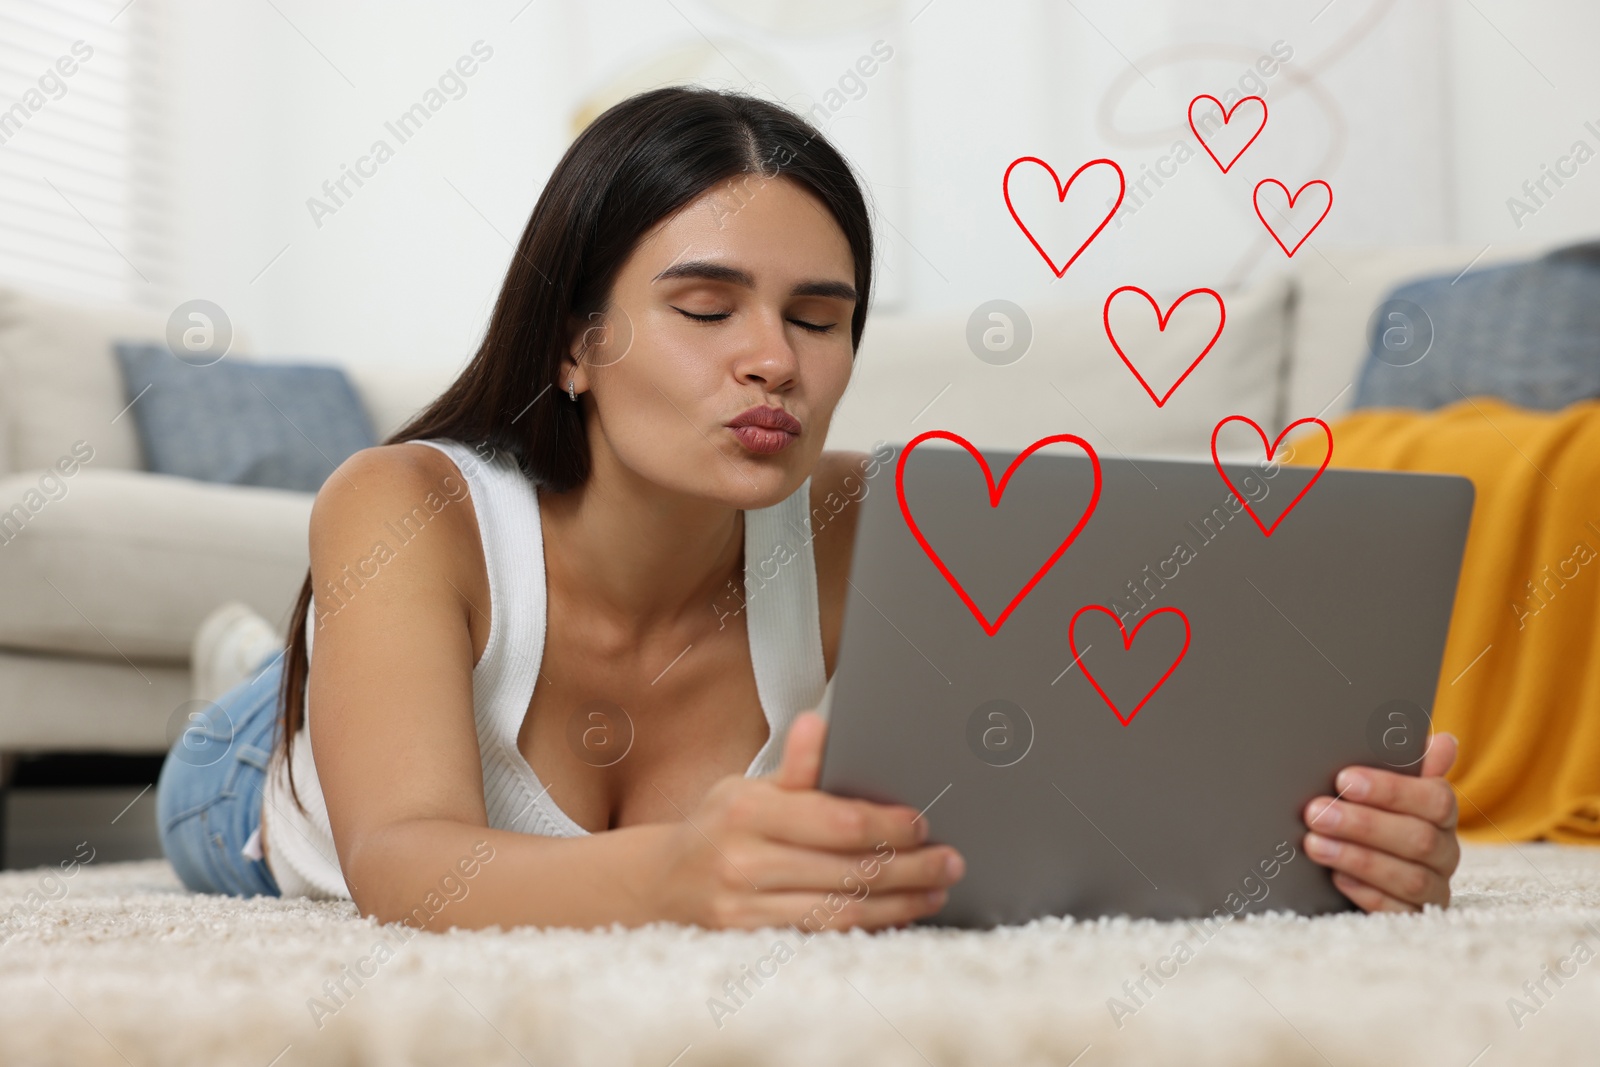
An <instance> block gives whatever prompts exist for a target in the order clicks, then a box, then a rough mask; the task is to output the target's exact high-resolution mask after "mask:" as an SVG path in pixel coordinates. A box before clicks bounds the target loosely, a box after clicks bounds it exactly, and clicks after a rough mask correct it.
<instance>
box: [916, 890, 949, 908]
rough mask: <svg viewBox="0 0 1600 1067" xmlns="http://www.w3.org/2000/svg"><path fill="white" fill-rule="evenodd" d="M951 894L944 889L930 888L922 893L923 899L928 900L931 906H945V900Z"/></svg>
mask: <svg viewBox="0 0 1600 1067" xmlns="http://www.w3.org/2000/svg"><path fill="white" fill-rule="evenodd" d="M949 895H950V894H949V893H946V892H945V891H944V890H943V889H930V890H928V891H927V892H926V893H923V894H922V896H923V899H925V900H926V901H927V902H928V906H929V907H930V908H942V907H944V902H945V900H946V898H948V897H949Z"/></svg>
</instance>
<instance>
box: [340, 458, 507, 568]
mask: <svg viewBox="0 0 1600 1067" xmlns="http://www.w3.org/2000/svg"><path fill="white" fill-rule="evenodd" d="M463 474H464V472H463V471H461V470H460V468H459V467H458V466H457V464H456V463H455V461H454V460H453V459H452V458H451V457H450V456H449V455H447V454H446V453H444V452H442V451H440V450H439V449H437V448H433V447H431V446H429V445H425V444H420V443H417V442H413V441H406V442H402V443H399V444H389V445H374V446H373V447H371V448H363V449H362V450H361V451H359V452H356V453H354V454H353V455H351V456H350V457H349V458H348V459H346V460H345V461H344V462H343V463H341V464H339V466H338V467H337V468H336V469H335V470H334V472H333V473H332V474H331V475H329V476H328V479H327V481H325V482H324V483H323V484H322V488H321V489H320V490H318V492H317V498H316V501H315V502H314V503H313V504H312V508H311V531H310V533H311V551H312V554H313V556H316V555H318V548H319V544H320V545H321V546H328V545H330V544H332V545H339V544H341V543H342V544H344V545H346V546H349V547H352V548H353V547H363V546H364V545H365V544H370V543H371V539H372V538H375V537H379V536H380V535H381V534H387V535H388V536H389V537H390V538H393V537H394V536H397V534H396V533H395V531H396V530H399V531H402V532H404V531H406V530H409V529H413V528H415V526H416V524H417V522H419V521H421V522H427V523H428V524H430V525H435V524H437V525H441V526H443V527H444V528H445V529H446V530H447V531H452V532H454V533H456V534H460V535H461V536H463V537H471V538H473V539H474V540H475V539H476V534H477V524H476V517H475V516H474V515H473V513H472V503H471V494H470V492H469V491H468V487H467V483H466V481H465V480H464V477H463ZM452 503H460V504H465V507H451V506H449V505H451V504H452ZM438 540H439V541H446V540H454V538H453V537H451V536H449V535H448V534H447V536H446V537H443V538H439V539H438ZM441 547H443V546H441Z"/></svg>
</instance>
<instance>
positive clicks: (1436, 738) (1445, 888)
mask: <svg viewBox="0 0 1600 1067" xmlns="http://www.w3.org/2000/svg"><path fill="white" fill-rule="evenodd" d="M1456 747H1457V746H1456V739H1455V737H1454V736H1452V735H1451V734H1434V735H1433V737H1432V738H1431V739H1430V740H1429V742H1428V752H1427V755H1426V756H1424V757H1423V759H1422V775H1421V777H1412V776H1411V775H1407V774H1398V773H1396V772H1394V771H1387V770H1381V769H1379V768H1375V767H1346V768H1345V769H1344V770H1342V771H1340V772H1339V774H1338V777H1337V778H1335V779H1334V785H1335V787H1336V788H1337V789H1338V790H1339V797H1337V798H1335V797H1327V796H1321V797H1316V798H1314V799H1313V800H1311V801H1310V802H1309V803H1308V804H1307V805H1306V808H1305V813H1304V815H1303V818H1304V819H1305V822H1306V827H1307V829H1308V830H1309V831H1310V832H1309V833H1307V834H1306V836H1305V841H1304V844H1305V849H1306V855H1307V856H1310V857H1311V859H1312V860H1313V861H1314V862H1316V863H1320V864H1322V865H1323V866H1324V867H1331V868H1332V869H1333V884H1334V885H1335V886H1337V887H1338V889H1339V891H1340V892H1341V893H1343V894H1344V895H1345V896H1347V897H1349V898H1350V899H1351V900H1352V901H1354V902H1355V903H1356V904H1357V905H1358V906H1359V907H1360V908H1361V909H1362V910H1363V911H1420V910H1421V909H1422V906H1423V905H1424V904H1438V905H1439V906H1440V907H1443V906H1445V905H1448V904H1449V903H1450V876H1451V875H1452V874H1454V873H1455V870H1456V864H1458V863H1459V862H1460V861H1461V845H1460V843H1459V842H1458V841H1457V840H1456V794H1455V790H1454V789H1452V788H1451V787H1450V783H1449V782H1447V781H1445V779H1444V776H1445V772H1447V771H1449V770H1450V765H1451V764H1453V763H1454V762H1455V759H1456Z"/></svg>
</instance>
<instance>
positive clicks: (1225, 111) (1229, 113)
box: [1189, 93, 1294, 207]
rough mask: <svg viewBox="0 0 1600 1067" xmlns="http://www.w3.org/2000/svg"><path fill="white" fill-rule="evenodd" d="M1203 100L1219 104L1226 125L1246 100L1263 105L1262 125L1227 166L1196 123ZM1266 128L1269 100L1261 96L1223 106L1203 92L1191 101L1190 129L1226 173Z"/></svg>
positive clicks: (1213, 160) (1212, 159)
mask: <svg viewBox="0 0 1600 1067" xmlns="http://www.w3.org/2000/svg"><path fill="white" fill-rule="evenodd" d="M1202 100H1209V101H1211V102H1212V103H1213V104H1216V105H1217V110H1218V111H1220V112H1222V124H1223V125H1224V126H1226V125H1227V124H1228V123H1230V122H1232V121H1233V113H1234V112H1235V111H1238V110H1239V105H1240V104H1242V103H1244V102H1245V100H1254V101H1255V102H1256V103H1258V104H1260V105H1261V125H1260V126H1257V127H1256V132H1255V133H1254V134H1253V135H1252V136H1251V138H1250V139H1249V140H1248V141H1246V142H1245V143H1244V148H1241V149H1239V151H1237V152H1235V153H1234V154H1233V158H1232V159H1230V160H1228V162H1227V165H1226V166H1224V165H1223V162H1222V160H1220V159H1218V158H1217V154H1216V153H1215V152H1213V151H1211V146H1210V145H1208V144H1206V139H1205V138H1204V137H1202V136H1201V135H1200V127H1198V126H1196V125H1195V124H1194V106H1195V105H1196V104H1198V103H1199V102H1200V101H1202ZM1266 128H1267V102H1266V101H1265V100H1263V99H1262V98H1261V97H1259V96H1247V97H1245V98H1244V99H1243V100H1239V101H1237V102H1236V103H1235V104H1234V105H1233V106H1232V107H1223V106H1222V101H1221V100H1218V99H1217V98H1216V97H1214V96H1212V95H1211V94H1210V93H1201V94H1200V95H1199V96H1197V97H1195V98H1194V99H1193V100H1191V101H1189V129H1191V130H1193V131H1194V138H1195V140H1197V141H1199V142H1200V147H1201V148H1204V149H1205V150H1206V155H1208V156H1210V157H1211V161H1212V162H1213V163H1215V164H1216V165H1217V166H1219V167H1222V173H1224V174H1226V173H1228V168H1229V167H1232V166H1233V165H1234V164H1235V163H1237V162H1239V157H1240V156H1242V155H1244V154H1245V150H1246V149H1248V148H1249V147H1250V146H1251V145H1253V144H1255V143H1256V138H1257V137H1260V136H1261V131H1262V130H1264V129H1266ZM1288 191H1289V190H1287V189H1285V190H1284V192H1285V193H1287V192H1288ZM1289 206H1290V207H1293V206H1294V204H1293V203H1290V205H1289Z"/></svg>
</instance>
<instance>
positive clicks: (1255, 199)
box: [1250, 178, 1333, 259]
mask: <svg viewBox="0 0 1600 1067" xmlns="http://www.w3.org/2000/svg"><path fill="white" fill-rule="evenodd" d="M1263 185H1276V186H1277V187H1278V188H1279V189H1282V190H1283V195H1284V196H1285V197H1286V198H1287V199H1288V201H1289V210H1290V211H1293V210H1294V202H1295V201H1296V200H1298V199H1300V194H1301V193H1303V192H1305V191H1306V190H1307V189H1309V188H1311V187H1312V186H1313V185H1320V186H1322V187H1323V188H1324V189H1326V190H1328V206H1327V207H1325V208H1323V209H1322V214H1320V215H1318V216H1317V221H1316V222H1313V223H1312V224H1311V225H1310V226H1309V227H1307V229H1306V232H1305V236H1303V237H1301V238H1300V240H1298V241H1296V242H1295V245H1294V247H1293V248H1290V247H1289V246H1288V245H1286V244H1284V243H1283V239H1282V238H1280V237H1279V236H1278V231H1277V230H1274V229H1273V228H1272V223H1270V222H1268V221H1267V217H1266V216H1265V215H1263V214H1262V213H1261V187H1262V186H1263ZM1250 201H1251V203H1252V204H1254V205H1255V209H1256V218H1258V219H1260V220H1261V225H1263V226H1265V227H1266V228H1267V232H1268V233H1270V234H1272V239H1273V240H1274V241H1277V242H1278V247H1279V248H1281V249H1283V254H1284V255H1286V256H1288V257H1289V258H1290V259H1293V258H1294V254H1295V253H1296V252H1298V251H1300V246H1301V245H1303V244H1305V243H1306V242H1307V241H1309V240H1310V239H1311V235H1312V234H1313V233H1314V232H1316V229H1317V227H1318V226H1321V225H1322V220H1323V219H1325V218H1327V217H1328V212H1330V211H1332V210H1333V186H1331V185H1329V184H1328V183H1327V182H1325V181H1323V180H1322V179H1321V178H1313V179H1312V180H1311V181H1308V182H1306V183H1305V184H1304V185H1302V186H1301V187H1300V188H1298V189H1296V190H1295V191H1294V192H1293V193H1292V194H1291V193H1290V192H1289V187H1288V186H1287V185H1285V184H1283V183H1282V182H1280V181H1279V180H1278V179H1276V178H1262V179H1261V180H1260V181H1258V182H1256V188H1255V192H1253V193H1251V194H1250Z"/></svg>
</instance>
